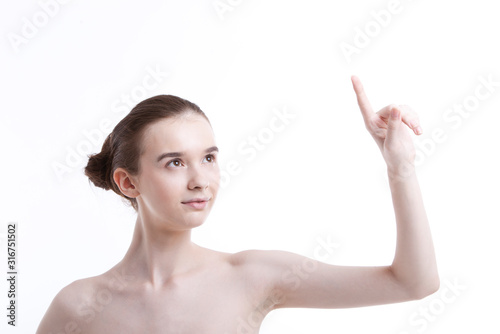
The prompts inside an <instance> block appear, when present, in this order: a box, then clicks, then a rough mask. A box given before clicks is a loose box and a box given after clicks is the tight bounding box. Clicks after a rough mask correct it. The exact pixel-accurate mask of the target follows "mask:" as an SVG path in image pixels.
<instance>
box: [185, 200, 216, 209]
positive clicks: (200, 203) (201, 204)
mask: <svg viewBox="0 0 500 334" xmlns="http://www.w3.org/2000/svg"><path fill="white" fill-rule="evenodd" d="M209 200H210V198H193V199H190V200H188V201H184V202H181V203H182V204H185V205H187V206H190V207H192V208H194V209H203V208H205V206H207V203H208V201H209Z"/></svg>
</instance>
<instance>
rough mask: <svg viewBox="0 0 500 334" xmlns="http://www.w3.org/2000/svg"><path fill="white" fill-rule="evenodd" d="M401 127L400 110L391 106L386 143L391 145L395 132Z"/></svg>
mask: <svg viewBox="0 0 500 334" xmlns="http://www.w3.org/2000/svg"><path fill="white" fill-rule="evenodd" d="M400 126H401V110H400V109H399V107H397V106H393V107H392V108H391V117H389V121H388V122H387V136H386V143H387V144H391V143H392V142H393V141H394V140H395V138H396V136H397V132H398V130H399V128H400Z"/></svg>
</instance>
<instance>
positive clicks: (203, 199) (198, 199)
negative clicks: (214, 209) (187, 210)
mask: <svg viewBox="0 0 500 334" xmlns="http://www.w3.org/2000/svg"><path fill="white" fill-rule="evenodd" d="M209 200H210V198H193V199H190V200H188V201H184V202H182V204H187V203H194V202H198V203H201V202H208V201H209Z"/></svg>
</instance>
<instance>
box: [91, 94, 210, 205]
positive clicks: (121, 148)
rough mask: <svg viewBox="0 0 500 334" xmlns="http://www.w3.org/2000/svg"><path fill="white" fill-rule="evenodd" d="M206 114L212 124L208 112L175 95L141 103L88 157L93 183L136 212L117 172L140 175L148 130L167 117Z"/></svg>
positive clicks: (133, 202) (155, 97)
mask: <svg viewBox="0 0 500 334" xmlns="http://www.w3.org/2000/svg"><path fill="white" fill-rule="evenodd" d="M190 112H191V113H195V114H200V115H202V116H203V117H204V118H205V119H206V120H207V121H208V123H209V124H210V121H209V120H208V117H207V116H206V115H205V113H204V112H203V111H202V110H201V109H200V108H199V107H198V106H197V105H196V104H194V103H192V102H189V101H187V100H185V99H182V98H180V97H177V96H173V95H158V96H153V97H151V98H148V99H146V100H144V101H142V102H140V103H139V104H137V105H136V106H135V107H134V108H133V109H132V110H131V111H130V113H129V114H128V115H127V116H125V118H123V119H122V120H121V121H120V122H119V123H118V124H117V125H116V126H115V128H114V129H113V131H111V133H110V134H109V135H108V137H106V139H105V140H104V144H103V145H102V148H101V152H100V153H97V154H91V155H88V158H89V161H88V163H87V166H86V167H85V175H86V176H88V178H89V182H90V181H92V183H93V184H94V185H95V186H96V187H100V188H103V189H105V190H109V189H111V190H113V191H114V192H115V193H117V194H118V195H120V196H122V197H123V198H125V199H127V200H128V201H129V202H130V204H131V205H132V207H133V208H134V209H135V211H138V205H137V200H136V199H135V198H129V197H126V196H125V195H123V194H122V192H121V191H120V188H118V186H117V185H116V183H115V181H114V180H113V173H114V172H115V170H116V169H117V168H119V167H122V168H123V169H125V170H126V171H127V172H129V173H130V174H132V175H138V174H139V168H140V166H139V157H140V156H141V154H142V153H143V152H144V147H143V145H142V141H143V137H144V132H145V129H146V127H147V126H148V125H150V124H153V123H155V122H157V121H160V120H162V119H165V118H170V117H174V116H180V115H183V114H185V113H190Z"/></svg>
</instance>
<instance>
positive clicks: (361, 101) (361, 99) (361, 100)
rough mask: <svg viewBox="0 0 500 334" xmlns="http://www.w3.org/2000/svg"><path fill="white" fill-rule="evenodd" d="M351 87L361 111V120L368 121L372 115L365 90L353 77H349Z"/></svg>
mask: <svg viewBox="0 0 500 334" xmlns="http://www.w3.org/2000/svg"><path fill="white" fill-rule="evenodd" d="M351 81H352V87H353V88H354V91H355V92H356V97H357V99H358V105H359V109H361V113H362V114H363V118H364V119H365V120H368V119H369V118H370V116H371V115H372V114H373V109H372V106H371V105H370V101H368V97H366V94H365V90H364V88H363V85H362V84H361V80H359V78H358V77H357V76H355V75H353V76H351Z"/></svg>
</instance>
